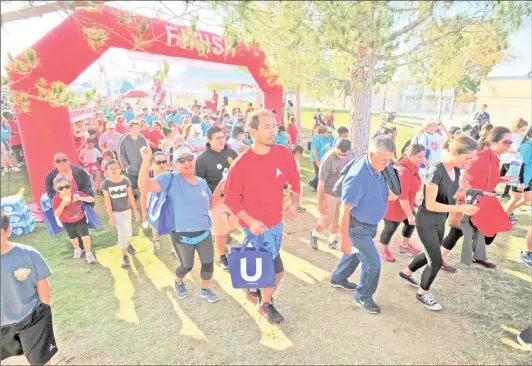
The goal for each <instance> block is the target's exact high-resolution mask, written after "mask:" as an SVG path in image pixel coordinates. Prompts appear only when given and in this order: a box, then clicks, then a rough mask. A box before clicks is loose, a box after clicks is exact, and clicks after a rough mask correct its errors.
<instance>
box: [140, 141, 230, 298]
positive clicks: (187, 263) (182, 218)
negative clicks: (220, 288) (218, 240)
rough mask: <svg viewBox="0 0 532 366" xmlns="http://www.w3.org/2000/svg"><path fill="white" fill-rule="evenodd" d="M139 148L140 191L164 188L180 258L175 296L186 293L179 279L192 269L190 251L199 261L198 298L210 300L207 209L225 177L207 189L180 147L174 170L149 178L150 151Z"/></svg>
mask: <svg viewBox="0 0 532 366" xmlns="http://www.w3.org/2000/svg"><path fill="white" fill-rule="evenodd" d="M140 152H141V154H142V165H141V168H140V173H139V186H140V189H141V192H142V193H143V194H147V193H148V192H162V191H164V192H165V193H166V194H167V196H166V197H167V199H168V200H169V203H170V206H171V210H172V213H173V218H174V227H173V231H172V233H171V234H170V239H171V240H172V246H173V247H174V249H175V251H176V252H177V255H178V257H179V260H180V262H181V263H180V264H179V267H177V269H176V272H175V284H174V286H175V290H176V296H177V297H178V298H180V299H183V298H185V297H187V296H188V290H187V288H186V286H185V283H184V282H183V279H184V278H185V276H186V275H187V273H189V272H190V271H191V270H192V267H193V266H194V254H195V252H198V255H199V258H200V262H201V292H200V298H202V299H205V300H207V301H208V302H210V303H214V302H217V301H218V296H217V295H216V294H215V293H214V292H213V291H212V290H211V289H210V285H211V281H212V275H213V272H214V244H213V240H212V234H211V227H212V222H211V218H210V216H209V209H211V208H213V207H214V206H216V204H217V203H218V202H219V201H220V196H221V194H222V191H223V187H224V185H225V180H222V181H221V182H220V184H218V187H217V188H216V190H215V191H214V193H211V191H210V189H209V186H208V185H207V182H206V181H205V180H204V179H202V178H199V177H196V176H195V175H194V174H195V165H196V158H195V157H194V154H193V153H192V151H190V149H189V148H187V147H181V148H179V149H177V150H176V151H175V152H174V159H175V161H176V166H177V171H176V172H168V173H163V174H160V175H158V176H156V177H154V178H152V179H150V174H149V173H150V165H151V161H152V151H151V149H150V148H149V147H143V148H142V149H141V150H140Z"/></svg>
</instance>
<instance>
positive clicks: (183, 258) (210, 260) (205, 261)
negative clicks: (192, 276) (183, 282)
mask: <svg viewBox="0 0 532 366" xmlns="http://www.w3.org/2000/svg"><path fill="white" fill-rule="evenodd" d="M201 234H203V231H200V232H193V233H176V232H175V231H173V232H172V233H171V234H170V239H171V240H172V245H173V247H174V249H175V252H176V254H177V256H178V257H179V261H180V262H181V263H180V264H179V266H178V267H177V269H176V270H175V274H176V276H177V277H179V278H184V277H185V276H186V275H187V273H188V272H190V271H191V270H192V267H194V254H195V253H196V252H198V256H199V259H200V262H201V273H200V276H201V279H202V280H211V279H212V274H213V272H214V244H213V242H212V235H211V234H210V233H209V236H208V237H206V238H205V239H203V240H202V241H200V242H199V243H198V244H183V243H181V241H180V240H179V238H180V237H181V236H187V237H196V236H199V235H201Z"/></svg>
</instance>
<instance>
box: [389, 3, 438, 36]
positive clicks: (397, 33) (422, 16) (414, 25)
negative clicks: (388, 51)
mask: <svg viewBox="0 0 532 366" xmlns="http://www.w3.org/2000/svg"><path fill="white" fill-rule="evenodd" d="M436 3H437V1H435V0H434V1H432V2H431V3H430V6H429V9H428V10H427V12H426V13H425V14H420V15H419V16H418V18H417V20H415V21H414V22H412V23H410V24H407V25H406V26H404V27H403V28H401V29H399V30H398V31H395V32H393V33H392V34H391V35H390V36H389V37H388V38H387V41H393V40H394V39H396V38H397V37H400V36H402V35H404V34H406V33H408V32H410V31H412V30H413V29H415V28H417V27H418V26H419V25H421V24H422V23H423V22H424V21H425V20H427V19H428V18H430V17H431V16H432V13H433V11H434V7H435V6H436Z"/></svg>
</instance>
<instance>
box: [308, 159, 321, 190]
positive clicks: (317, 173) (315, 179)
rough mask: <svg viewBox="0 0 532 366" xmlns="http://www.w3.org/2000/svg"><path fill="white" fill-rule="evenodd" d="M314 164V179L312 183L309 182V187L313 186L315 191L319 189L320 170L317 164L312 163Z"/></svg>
mask: <svg viewBox="0 0 532 366" xmlns="http://www.w3.org/2000/svg"><path fill="white" fill-rule="evenodd" d="M312 164H314V178H312V180H311V181H310V182H308V185H309V186H311V187H312V188H314V189H315V190H317V189H318V181H319V178H318V175H319V173H320V168H319V166H318V165H316V163H315V162H314V163H312Z"/></svg>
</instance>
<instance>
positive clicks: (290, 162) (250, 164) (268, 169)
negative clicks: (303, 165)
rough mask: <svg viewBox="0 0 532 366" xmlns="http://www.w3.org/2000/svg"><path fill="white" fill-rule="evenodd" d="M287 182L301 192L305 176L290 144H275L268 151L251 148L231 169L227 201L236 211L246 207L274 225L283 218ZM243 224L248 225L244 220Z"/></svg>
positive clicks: (226, 190)
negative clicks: (291, 151)
mask: <svg viewBox="0 0 532 366" xmlns="http://www.w3.org/2000/svg"><path fill="white" fill-rule="evenodd" d="M286 182H288V184H290V185H291V186H292V190H293V191H294V192H295V193H297V194H299V193H300V191H301V179H300V176H299V171H298V170H297V165H296V161H295V160H294V157H293V156H292V154H291V153H290V151H288V149H287V148H286V147H284V146H282V145H273V146H272V147H271V148H270V152H268V154H266V155H257V154H255V153H254V152H253V150H252V149H247V150H246V151H244V152H243V153H242V155H240V156H239V157H238V158H237V159H236V160H235V161H234V163H233V165H232V166H231V169H230V170H229V176H228V177H227V182H226V184H225V188H224V197H225V201H224V202H225V204H226V205H227V207H229V209H230V210H231V211H232V212H233V213H234V214H235V215H238V214H239V213H240V211H242V210H245V211H246V212H247V213H248V215H250V216H251V217H252V218H254V219H255V220H259V221H261V222H262V223H263V224H264V225H266V226H267V227H268V228H270V227H273V226H275V225H277V224H279V223H280V222H281V220H282V219H283V199H284V184H285V183H286ZM241 225H242V226H244V227H247V225H246V224H244V223H243V222H241Z"/></svg>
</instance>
